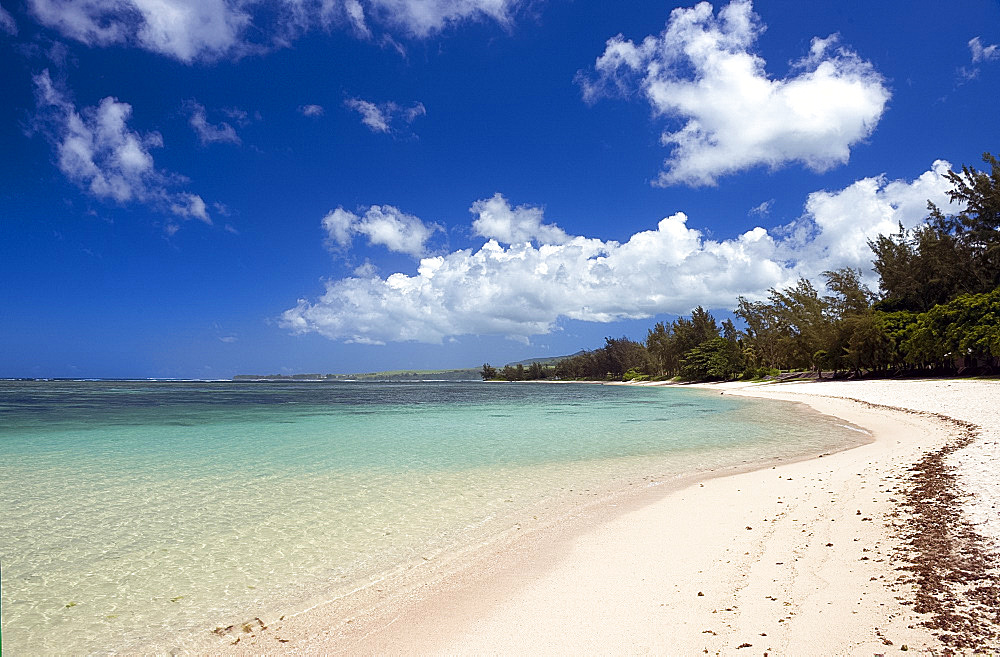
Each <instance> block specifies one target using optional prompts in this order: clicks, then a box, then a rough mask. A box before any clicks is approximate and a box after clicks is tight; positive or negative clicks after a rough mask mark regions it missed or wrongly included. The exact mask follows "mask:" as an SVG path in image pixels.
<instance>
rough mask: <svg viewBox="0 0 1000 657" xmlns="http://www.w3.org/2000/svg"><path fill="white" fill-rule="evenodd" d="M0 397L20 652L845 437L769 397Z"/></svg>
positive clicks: (372, 568)
mask: <svg viewBox="0 0 1000 657" xmlns="http://www.w3.org/2000/svg"><path fill="white" fill-rule="evenodd" d="M0 393H2V397H0V413H2V417H3V423H2V428H0V478H2V480H3V481H4V482H5V485H4V486H3V492H2V493H0V495H2V500H0V501H2V505H3V512H2V516H0V559H2V561H3V571H4V579H3V601H4V619H3V637H4V644H5V645H4V647H5V648H8V649H10V650H12V651H13V652H15V653H17V652H19V651H26V650H28V649H29V648H30V649H31V651H32V652H38V651H41V652H60V651H61V652H66V651H71V652H76V653H79V652H101V651H107V650H114V649H128V648H136V647H142V646H149V645H157V646H162V647H164V648H170V647H172V646H173V645H175V643H176V644H185V643H187V642H189V641H194V640H196V639H197V637H199V636H206V635H208V632H209V630H211V629H212V628H213V627H215V626H216V625H220V626H223V627H225V626H227V625H230V624H233V623H238V622H240V621H244V620H247V619H249V618H253V617H254V616H255V615H266V614H269V613H274V612H275V610H276V609H282V610H286V611H289V612H294V611H296V610H299V609H302V608H304V606H307V605H308V604H315V601H316V600H321V599H322V600H329V599H331V598H335V597H338V596H343V595H348V594H350V593H351V592H352V591H356V590H359V589H362V588H365V587H367V586H369V585H370V584H371V583H372V582H377V581H381V580H382V578H384V577H386V576H387V574H390V573H392V572H398V571H399V570H401V569H406V568H409V567H411V566H412V564H414V563H421V562H423V561H425V560H426V558H427V557H428V556H435V555H442V554H447V553H448V552H449V551H453V550H456V549H459V548H460V547H461V546H465V545H469V544H472V543H476V542H481V541H485V540H489V538H490V536H494V535H497V534H498V533H501V532H503V531H506V530H508V529H509V528H510V526H511V523H512V522H515V521H516V519H517V518H518V515H519V514H521V513H523V512H524V511H525V510H527V509H538V508H542V509H544V508H557V507H558V508H566V507H567V505H572V504H577V503H583V502H585V501H587V500H588V499H591V498H593V497H594V496H597V495H599V494H601V493H602V492H606V491H607V490H608V489H609V487H611V486H623V485H628V484H630V483H631V484H638V485H647V484H649V483H651V482H652V481H665V480H668V479H669V478H672V477H679V476H683V475H685V474H688V473H691V472H696V471H706V470H710V469H717V468H726V467H732V466H735V465H740V464H742V463H751V462H759V461H761V460H764V459H766V458H777V457H786V458H791V457H795V456H797V455H801V454H807V453H819V452H822V451H826V450H830V449H836V448H839V447H840V446H842V445H844V444H847V443H849V442H851V441H857V440H858V439H859V436H858V434H857V433H856V432H855V431H851V430H850V428H844V427H842V426H839V425H838V423H837V422H836V421H834V420H832V419H828V418H824V417H822V416H819V415H816V414H808V413H804V412H794V411H793V410H792V409H791V408H789V409H788V410H787V411H786V410H784V409H782V410H781V411H780V413H779V412H778V409H777V406H776V405H775V403H772V402H760V401H757V400H747V399H737V398H731V397H728V396H725V397H724V396H720V395H712V394H709V393H705V392H704V391H696V390H678V389H664V388H622V387H600V386H583V385H581V386H544V385H499V384H497V385H492V384H476V383H467V384H455V383H423V384H417V383H412V384H294V385H289V384H224V383H213V384H205V383H129V384H124V383H114V384H110V383H86V384H84V383H68V382H58V383H56V382H50V383H35V384H26V383H3V384H2V386H0ZM789 406H790V405H789ZM779 414H780V417H781V418H782V420H781V426H778V425H776V423H775V422H774V418H775V417H777V416H778V415H779ZM171 642H175V643H171Z"/></svg>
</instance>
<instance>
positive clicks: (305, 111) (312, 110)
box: [299, 105, 325, 116]
mask: <svg viewBox="0 0 1000 657" xmlns="http://www.w3.org/2000/svg"><path fill="white" fill-rule="evenodd" d="M324 111H325V110H324V109H323V106H322V105H303V106H302V107H300V108H299V112H301V113H302V116H323V112H324Z"/></svg>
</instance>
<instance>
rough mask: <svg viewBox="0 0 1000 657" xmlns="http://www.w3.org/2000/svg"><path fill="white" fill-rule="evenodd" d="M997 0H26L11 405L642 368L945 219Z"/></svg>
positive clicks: (9, 355) (2, 101) (2, 47)
mask: <svg viewBox="0 0 1000 657" xmlns="http://www.w3.org/2000/svg"><path fill="white" fill-rule="evenodd" d="M997 98H1000V3H998V2H997V1H996V0H957V1H956V2H953V3H945V4H942V3H940V2H928V1H924V0H906V1H903V0H887V1H886V2H875V3H845V2H840V1H833V0H829V1H828V0H817V1H816V2H809V3H804V2H791V1H788V0H758V1H757V2H754V3H751V2H750V1H742V0H734V1H733V2H730V3H728V4H727V3H723V2H716V3H714V4H709V3H706V2H703V3H700V4H693V3H681V4H676V3H662V2H648V1H642V2H639V1H629V0H623V1H620V2H602V1H596V0H0V377H136V378H145V377H155V378H228V377H231V376H233V375H234V374H240V373H243V374H247V373H254V374H268V373H302V372H319V373H349V372H366V371H380V370H388V369H443V368H462V367H477V366H479V365H480V364H482V363H483V362H490V363H493V364H496V365H500V364H503V363H506V362H510V361H514V360H520V359H524V358H531V357H544V356H558V355H564V354H570V353H574V352H576V351H578V350H580V349H585V348H587V349H592V348H595V347H598V346H601V345H602V344H603V338H604V337H605V336H613V337H618V336H622V335H625V336H628V337H630V338H633V339H637V340H642V339H644V337H645V335H646V330H647V329H648V328H649V327H651V326H652V325H653V324H654V323H655V322H657V321H664V320H670V319H673V318H675V317H677V316H678V315H686V314H688V313H690V311H691V309H692V308H694V307H695V306H697V305H702V306H704V307H706V308H708V309H711V310H712V311H713V312H714V313H715V314H716V316H717V317H728V316H731V315H730V313H731V311H732V309H733V308H734V307H735V306H736V303H737V299H738V298H739V297H740V296H744V297H747V298H750V299H759V298H763V297H764V296H766V294H767V290H768V289H769V288H772V287H778V288H780V287H783V286H786V285H789V284H792V283H794V282H795V281H796V280H797V279H798V278H800V277H806V278H809V279H811V280H813V281H814V282H816V283H817V285H819V284H821V281H822V277H821V274H822V272H823V271H826V270H830V269H834V268H838V267H856V268H860V269H861V270H862V273H863V275H864V276H865V277H866V280H868V281H869V282H870V283H871V284H872V285H873V286H877V279H875V278H874V277H873V274H872V272H871V258H872V254H871V252H870V249H869V248H868V246H867V242H868V240H870V239H872V238H873V237H875V236H876V235H878V234H880V233H889V232H894V231H895V230H896V228H897V226H898V225H899V224H900V223H902V224H903V225H904V226H907V227H911V226H914V225H917V224H918V223H920V222H921V221H922V220H923V219H924V217H926V215H927V202H928V201H933V202H934V203H936V204H938V205H939V206H942V207H943V208H945V209H950V210H951V211H955V210H957V209H958V208H955V206H949V204H948V197H947V190H948V189H949V187H950V186H949V184H948V182H947V180H946V178H945V176H944V174H945V173H946V172H947V171H948V170H949V168H951V169H959V168H960V167H961V166H962V165H963V164H967V165H973V166H977V167H980V168H981V166H982V162H981V156H982V154H983V152H986V151H989V152H993V153H997V152H998V151H1000V141H998V137H1000V122H998V121H997V118H996V116H997V115H996V104H997V102H996V101H997Z"/></svg>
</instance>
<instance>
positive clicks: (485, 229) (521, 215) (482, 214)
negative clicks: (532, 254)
mask: <svg viewBox="0 0 1000 657" xmlns="http://www.w3.org/2000/svg"><path fill="white" fill-rule="evenodd" d="M469 211H470V212H472V213H473V214H475V215H477V217H476V219H475V220H474V221H473V222H472V230H473V232H474V233H475V234H476V235H479V236H480V237H485V238H486V239H491V240H496V241H497V242H503V243H505V244H520V243H522V242H538V243H540V244H565V243H566V242H568V241H569V239H570V236H569V235H567V234H566V233H565V232H564V231H563V229H562V228H559V227H558V226H556V225H554V224H544V223H542V219H543V216H542V215H543V212H542V209H541V208H537V207H532V206H530V205H519V206H517V207H516V208H512V207H511V206H510V203H509V202H508V201H507V199H505V198H504V197H503V195H502V194H500V193H499V192H498V193H496V194H494V195H493V196H492V198H488V199H483V200H481V201H476V202H475V203H473V204H472V207H471V208H470V209H469Z"/></svg>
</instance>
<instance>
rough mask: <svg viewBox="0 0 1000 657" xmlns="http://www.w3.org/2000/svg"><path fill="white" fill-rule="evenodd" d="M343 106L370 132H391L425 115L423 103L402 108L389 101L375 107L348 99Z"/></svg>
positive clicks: (362, 101) (365, 102)
mask: <svg viewBox="0 0 1000 657" xmlns="http://www.w3.org/2000/svg"><path fill="white" fill-rule="evenodd" d="M344 105H345V106H346V107H348V108H349V109H352V110H354V111H355V112H357V113H358V114H360V115H361V122H362V123H363V124H365V125H366V126H368V128H369V129H370V130H371V131H372V132H384V133H387V132H393V131H396V130H398V129H399V127H400V126H401V125H403V124H405V125H410V124H411V123H413V121H414V120H416V119H417V117H420V116H423V115H425V114H427V109H426V108H424V104H423V103H414V104H413V105H411V106H410V107H403V106H401V105H398V104H396V103H394V102H391V101H390V102H388V103H380V104H377V105H376V104H375V103H373V102H371V101H368V100H363V99H361V98H348V99H347V100H345V101H344Z"/></svg>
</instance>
